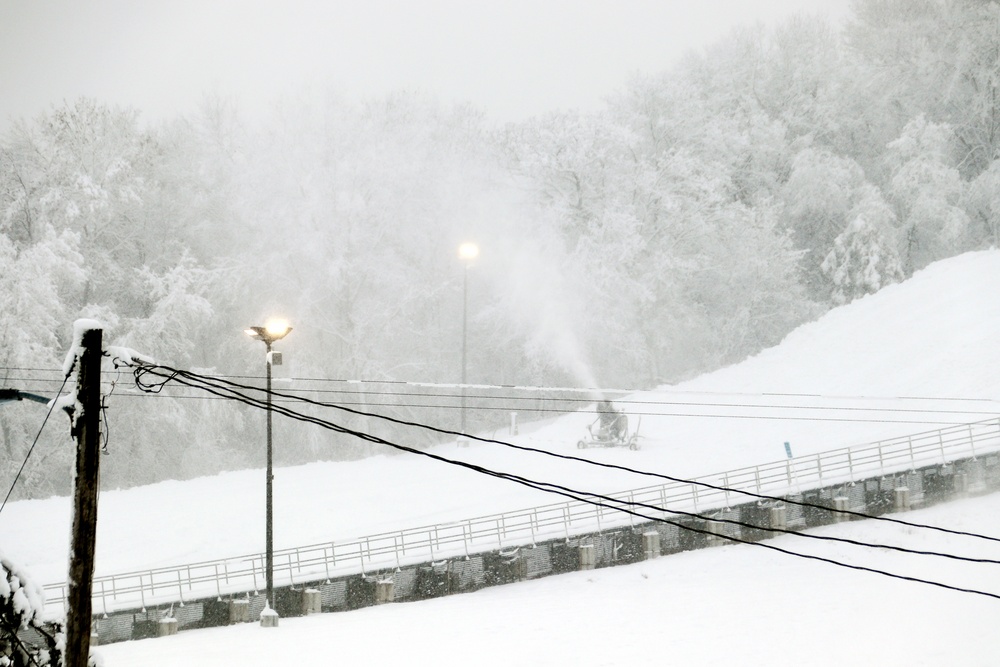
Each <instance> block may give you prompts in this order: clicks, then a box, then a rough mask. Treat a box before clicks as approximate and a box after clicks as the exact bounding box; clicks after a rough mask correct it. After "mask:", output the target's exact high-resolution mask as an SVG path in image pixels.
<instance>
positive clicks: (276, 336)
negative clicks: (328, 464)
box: [245, 320, 292, 610]
mask: <svg viewBox="0 0 1000 667" xmlns="http://www.w3.org/2000/svg"><path fill="white" fill-rule="evenodd" d="M291 330H292V328H291V327H290V326H288V322H285V321H282V320H273V321H271V322H268V323H267V325H265V326H262V327H250V328H249V329H246V330H245V333H246V334H247V335H248V336H250V337H251V338H253V339H255V340H262V341H264V345H266V346H267V357H266V359H267V528H266V529H265V531H266V542H267V547H266V550H267V556H266V561H265V568H266V571H267V572H266V575H265V580H266V582H267V606H268V607H270V608H271V609H272V610H273V609H274V530H273V528H274V513H273V508H274V507H273V504H272V486H273V483H274V474H273V471H274V467H273V463H272V461H273V456H272V452H273V449H272V443H271V362H272V360H273V358H274V353H273V352H272V351H271V344H272V343H274V342H275V341H278V340H281V339H282V338H284V337H285V336H287V335H288V333H289V332H290V331H291ZM278 359H279V361H278V364H279V365H280V364H281V361H280V357H279V358H278Z"/></svg>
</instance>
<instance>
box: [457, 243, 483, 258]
mask: <svg viewBox="0 0 1000 667" xmlns="http://www.w3.org/2000/svg"><path fill="white" fill-rule="evenodd" d="M458 256H459V257H460V258H462V259H464V260H465V261H466V262H471V261H472V260H474V259H475V258H476V257H479V246H477V245H476V244H475V243H463V244H462V245H460V246H458Z"/></svg>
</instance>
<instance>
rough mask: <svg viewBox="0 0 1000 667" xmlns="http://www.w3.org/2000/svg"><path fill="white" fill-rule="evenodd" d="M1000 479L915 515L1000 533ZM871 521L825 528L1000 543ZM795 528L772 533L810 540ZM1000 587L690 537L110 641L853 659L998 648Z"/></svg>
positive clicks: (935, 656)
mask: <svg viewBox="0 0 1000 667" xmlns="http://www.w3.org/2000/svg"><path fill="white" fill-rule="evenodd" d="M998 517H1000V494H993V495H992V496H989V497H984V498H979V499H971V500H965V501H957V502H953V503H949V504H948V505H944V506H938V507H933V508H929V509H926V510H920V511H916V512H911V513H908V514H907V515H906V519H907V520H912V521H920V522H926V523H933V524H937V525H947V526H961V527H965V528H968V529H974V530H981V531H988V532H991V533H992V534H994V535H1000V519H998ZM872 523H874V522H862V523H854V524H850V525H841V526H829V527H827V528H825V529H823V530H822V531H816V532H821V533H823V534H828V535H840V536H853V537H857V538H861V539H872V540H874V541H879V542H884V541H892V540H897V539H899V540H905V541H907V542H908V543H910V544H911V545H913V544H917V545H919V546H920V547H922V548H926V549H940V550H947V551H950V552H953V553H956V552H958V553H963V554H966V555H976V554H979V555H984V554H985V553H987V552H989V553H991V554H992V558H994V559H996V558H998V557H1000V548H998V546H997V545H994V546H992V547H986V548H983V546H982V545H976V544H974V543H972V542H969V541H965V540H955V539H954V538H943V537H935V536H933V534H923V533H922V532H918V531H913V530H912V529H898V528H890V527H886V525H885V524H884V523H883V524H878V525H869V524H872ZM802 542H803V540H802V539H801V538H795V537H790V536H786V537H783V538H780V539H778V540H774V541H772V544H776V545H780V546H785V547H789V548H795V549H801V548H802V546H803V545H802V544H801V543H802ZM817 551H821V552H822V553H824V554H825V555H829V556H833V557H835V558H841V559H844V560H856V561H858V562H860V563H864V564H865V565H867V566H871V567H878V568H884V569H891V570H894V571H896V572H901V573H907V574H912V575H915V576H920V577H927V578H934V579H937V580H941V581H946V582H949V583H951V584H953V585H967V586H974V587H976V588H980V589H985V590H989V591H992V592H994V593H1000V566H997V565H982V564H980V565H973V564H964V565H962V564H958V563H955V562H952V561H943V560H942V559H940V558H930V557H919V556H901V555H899V554H890V553H884V552H877V551H872V550H861V551H860V552H858V550H857V549H854V550H852V549H849V548H847V547H845V546H834V547H822V548H817ZM998 622H1000V600H997V599H991V598H985V597H978V596H974V595H970V594H967V593H955V592H951V591H947V590H941V589H937V588H933V587H930V586H927V585H923V584H916V583H908V582H905V581H897V580H893V579H888V578H885V577H882V576H878V575H874V574H866V573H863V572H856V571H851V570H846V569H841V568H837V567H833V566H830V565H825V564H822V563H816V562H809V561H805V560H802V559H797V558H791V557H787V556H782V555H780V554H775V553H769V552H768V551H766V550H764V549H760V548H755V547H752V546H727V547H719V548H714V549H707V550H701V551H694V552H686V553H682V554H678V555H674V556H669V557H665V558H660V559H658V560H654V561H646V562H643V563H639V564H635V565H628V566H623V567H616V568H607V569H601V570H592V571H589V572H576V573H572V574H565V575H559V576H554V577H548V578H545V579H540V580H536V581H529V582H523V583H519V584H512V585H508V586H500V587H497V588H488V589H484V590H481V591H478V592H475V593H470V594H466V595H455V596H451V597H446V598H438V599H434V600H428V601H423V602H409V603H398V604H391V605H385V606H381V607H368V608H365V609H361V610H358V611H351V612H340V613H331V614H319V615H315V616H309V617H304V618H285V619H281V621H280V623H279V627H277V628H261V627H260V626H259V625H258V624H256V623H251V624H247V625H242V626H231V627H227V628H218V629H210V630H192V631H188V632H182V633H180V634H178V635H176V636H173V637H164V638H158V639H146V640H142V641H132V642H123V643H120V644H112V645H108V646H103V647H100V648H99V649H97V651H98V652H99V653H100V654H101V655H102V656H103V658H104V663H105V665H106V667H112V666H114V665H184V666H185V667H215V666H217V665H240V666H241V667H252V666H257V665H260V666H264V665H300V664H302V665H304V664H352V665H414V666H420V665H436V666H445V665H477V666H482V667H486V666H491V665H496V666H498V667H501V666H507V665H512V664H516V665H578V666H581V667H591V666H596V665H609V666H610V665H661V664H662V665H698V666H709V665H719V666H725V667H731V666H732V665H741V666H744V667H755V666H761V667H763V666H768V667H783V666H791V665H809V666H810V667H824V666H830V667H842V666H843V665H911V666H914V667H918V666H920V665H934V666H938V665H962V666H963V667H986V666H988V665H989V666H993V665H996V664H997V640H996V628H997V623H998Z"/></svg>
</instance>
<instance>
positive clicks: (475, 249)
mask: <svg viewBox="0 0 1000 667" xmlns="http://www.w3.org/2000/svg"><path fill="white" fill-rule="evenodd" d="M458 256H459V258H460V259H461V260H462V261H464V262H465V272H464V274H463V280H462V428H461V432H462V435H465V380H466V377H465V376H466V367H467V364H466V359H467V355H466V347H467V343H468V339H469V266H470V265H471V264H472V261H473V260H474V259H476V257H479V246H477V245H476V244H475V243H463V244H462V245H460V246H458Z"/></svg>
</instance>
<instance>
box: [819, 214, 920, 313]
mask: <svg viewBox="0 0 1000 667" xmlns="http://www.w3.org/2000/svg"><path fill="white" fill-rule="evenodd" d="M822 269H823V273H824V274H825V275H826V276H827V277H828V278H829V280H830V282H831V283H832V284H833V294H832V295H831V297H832V299H833V302H834V303H836V304H845V303H849V302H851V301H853V300H854V299H857V298H858V297H861V296H864V295H866V294H874V293H875V292H877V291H879V290H880V289H882V288H883V287H885V286H886V285H888V284H891V283H895V282H899V281H900V280H902V279H903V268H902V265H901V264H900V261H899V256H898V255H897V254H896V249H895V247H894V245H893V243H892V242H890V241H889V240H887V239H886V237H885V235H884V234H883V233H882V231H881V230H880V229H879V228H878V226H876V225H874V224H872V223H870V222H869V221H868V220H867V219H866V218H865V217H864V216H863V215H859V216H858V217H856V218H855V219H854V220H852V221H851V222H850V223H849V224H848V225H847V228H846V229H845V230H844V231H843V232H841V234H840V235H839V236H837V238H836V240H835V241H834V244H833V250H831V251H830V253H829V254H828V255H827V256H826V259H824V260H823V265H822Z"/></svg>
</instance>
